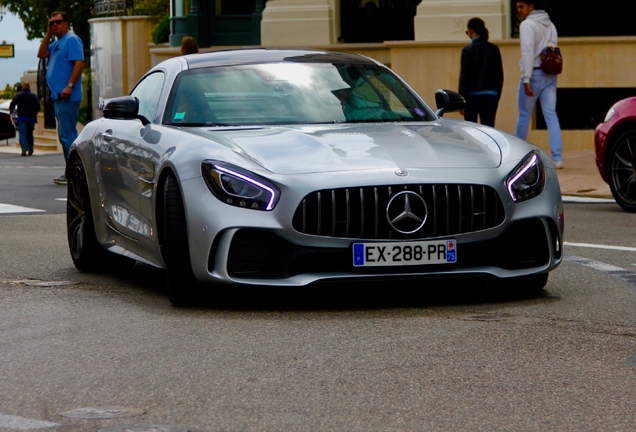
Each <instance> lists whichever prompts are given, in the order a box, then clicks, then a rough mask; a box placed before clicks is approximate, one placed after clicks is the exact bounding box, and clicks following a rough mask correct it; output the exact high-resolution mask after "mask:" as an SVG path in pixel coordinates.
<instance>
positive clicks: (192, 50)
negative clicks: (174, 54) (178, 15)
mask: <svg viewBox="0 0 636 432" xmlns="http://www.w3.org/2000/svg"><path fill="white" fill-rule="evenodd" d="M198 52H199V44H197V41H196V39H195V38H193V37H192V36H184V37H183V38H182V39H181V55H186V54H196V53H198Z"/></svg>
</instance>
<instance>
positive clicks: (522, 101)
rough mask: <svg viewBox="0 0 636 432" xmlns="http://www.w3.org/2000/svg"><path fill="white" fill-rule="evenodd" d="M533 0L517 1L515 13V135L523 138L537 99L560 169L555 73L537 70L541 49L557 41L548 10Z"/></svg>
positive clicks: (539, 63) (560, 150) (561, 148)
mask: <svg viewBox="0 0 636 432" xmlns="http://www.w3.org/2000/svg"><path fill="white" fill-rule="evenodd" d="M538 6H539V4H538V2H537V1H535V0H517V14H518V15H519V18H521V20H522V22H521V25H520V26H519V42H520V45H521V61H520V65H521V80H520V82H519V96H518V105H519V115H518V117H517V129H516V131H515V135H516V136H518V137H519V138H522V139H526V137H527V136H528V128H529V127H530V120H531V117H532V111H533V110H534V107H535V105H536V103H537V99H539V100H540V101H541V109H542V111H543V117H544V118H545V123H546V125H547V127H548V135H549V137H550V153H551V155H552V160H553V161H554V167H555V168H556V169H561V168H563V155H562V151H563V142H562V140H561V125H560V124H559V117H558V116H557V113H556V103H557V76H556V75H548V74H546V73H545V72H543V71H542V70H541V51H543V49H544V48H545V47H546V46H548V43H549V42H552V43H554V44H556V43H557V38H558V35H557V30H556V27H555V26H554V24H552V21H550V17H549V16H548V13H547V12H546V11H544V10H543V9H540V8H539V7H538Z"/></svg>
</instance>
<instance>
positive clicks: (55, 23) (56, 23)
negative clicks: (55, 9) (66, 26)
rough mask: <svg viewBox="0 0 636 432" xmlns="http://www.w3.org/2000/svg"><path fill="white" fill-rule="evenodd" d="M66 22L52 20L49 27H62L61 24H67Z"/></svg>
mask: <svg viewBox="0 0 636 432" xmlns="http://www.w3.org/2000/svg"><path fill="white" fill-rule="evenodd" d="M65 21H66V20H51V21H49V25H50V26H54V25H60V24H62V23H63V22H65Z"/></svg>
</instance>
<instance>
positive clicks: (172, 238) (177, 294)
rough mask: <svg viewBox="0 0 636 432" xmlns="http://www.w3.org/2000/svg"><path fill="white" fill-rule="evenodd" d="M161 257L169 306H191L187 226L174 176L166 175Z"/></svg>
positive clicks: (192, 281)
mask: <svg viewBox="0 0 636 432" xmlns="http://www.w3.org/2000/svg"><path fill="white" fill-rule="evenodd" d="M163 200H164V202H163V204H164V205H163V212H164V213H163V232H164V241H165V244H164V247H163V251H164V259H165V261H166V271H167V285H168V298H169V299H170V302H171V303H172V305H173V306H191V305H192V304H193V303H194V297H195V293H196V291H197V287H198V282H197V280H196V278H195V276H194V273H193V272H192V264H191V262H190V247H189V243H188V227H187V222H186V215H185V209H184V205H183V197H182V196H181V190H180V189H179V184H178V183H177V179H176V178H175V176H174V175H173V174H170V175H168V177H167V178H166V182H165V185H164V190H163Z"/></svg>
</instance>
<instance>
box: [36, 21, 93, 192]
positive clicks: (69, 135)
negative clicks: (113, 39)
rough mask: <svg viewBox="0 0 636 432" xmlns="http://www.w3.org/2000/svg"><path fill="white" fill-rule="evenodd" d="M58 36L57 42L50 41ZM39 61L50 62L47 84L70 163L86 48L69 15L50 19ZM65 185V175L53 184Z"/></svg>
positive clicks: (39, 51)
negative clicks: (45, 60) (70, 21)
mask: <svg viewBox="0 0 636 432" xmlns="http://www.w3.org/2000/svg"><path fill="white" fill-rule="evenodd" d="M53 36H55V40H54V41H53V42H51V39H52V38H53ZM38 57H39V58H41V59H44V58H48V59H49V64H48V68H47V70H46V82H47V84H48V86H49V90H50V91H51V98H52V99H53V108H54V110H55V118H56V120H57V135H58V138H59V140H60V143H61V144H62V150H63V151H64V161H65V162H66V161H67V160H68V153H69V149H70V148H71V144H73V141H75V139H76V138H77V120H78V117H79V107H80V102H81V101H82V96H83V90H82V70H83V69H84V45H83V43H82V40H81V39H80V38H79V36H77V35H76V34H75V33H73V32H72V31H71V30H70V29H69V22H68V14H67V13H66V12H62V11H55V12H53V13H52V14H51V17H50V18H49V23H48V27H47V31H46V35H45V36H44V39H42V42H41V43H40V48H39V50H38ZM54 182H55V183H57V184H66V183H67V182H66V175H64V174H63V175H62V176H61V177H60V178H57V179H55V180H54Z"/></svg>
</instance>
